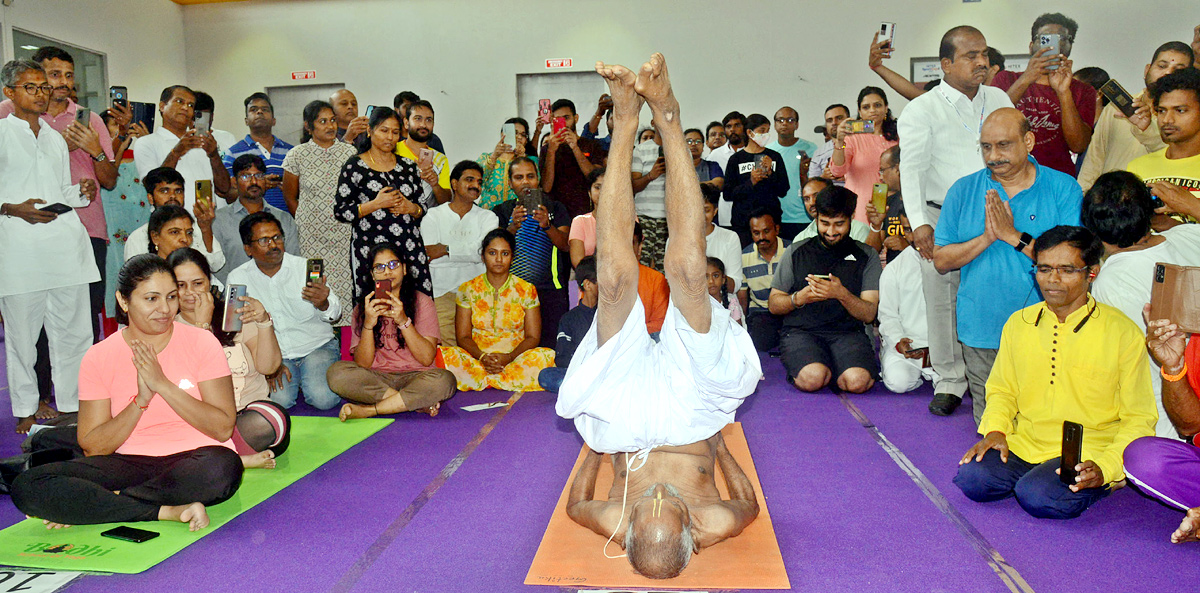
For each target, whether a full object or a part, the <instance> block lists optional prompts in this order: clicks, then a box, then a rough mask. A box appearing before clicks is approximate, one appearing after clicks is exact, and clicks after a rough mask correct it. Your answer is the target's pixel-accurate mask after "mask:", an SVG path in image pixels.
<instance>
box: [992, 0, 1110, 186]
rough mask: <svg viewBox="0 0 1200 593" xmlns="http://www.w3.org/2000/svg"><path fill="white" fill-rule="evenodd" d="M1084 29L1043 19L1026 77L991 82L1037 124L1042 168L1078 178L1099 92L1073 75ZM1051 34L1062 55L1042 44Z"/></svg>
mask: <svg viewBox="0 0 1200 593" xmlns="http://www.w3.org/2000/svg"><path fill="white" fill-rule="evenodd" d="M1078 31H1079V24H1078V23H1076V22H1075V21H1073V20H1071V19H1069V18H1067V17H1065V16H1063V15H1062V14H1060V13H1057V12H1056V13H1053V14H1043V15H1042V16H1039V17H1038V18H1037V20H1035V21H1033V27H1032V29H1031V31H1030V35H1031V37H1032V38H1031V39H1030V41H1029V53H1030V58H1029V65H1028V66H1026V67H1025V72H1023V73H1021V74H1020V75H1017V73H1016V72H1011V71H1008V70H1004V71H1001V72H997V73H996V76H994V77H993V78H992V82H991V83H989V84H991V85H992V86H994V87H997V88H1001V89H1004V90H1005V91H1008V98H1009V99H1011V100H1012V102H1013V104H1014V105H1016V107H1017V109H1018V110H1020V111H1021V113H1023V114H1025V117H1026V118H1028V119H1029V121H1030V123H1031V124H1033V133H1034V136H1035V137H1037V145H1036V146H1035V147H1034V149H1033V156H1034V158H1036V159H1037V160H1038V162H1039V163H1041V164H1043V165H1045V166H1047V167H1050V168H1051V169H1056V170H1058V171H1062V172H1063V173H1066V174H1067V175H1070V176H1072V177H1074V176H1075V163H1074V162H1072V161H1071V153H1072V152H1073V153H1075V154H1080V153H1082V152H1083V151H1085V150H1087V147H1088V143H1090V142H1091V141H1092V122H1094V121H1096V89H1093V88H1092V87H1091V86H1090V85H1088V84H1087V83H1084V82H1082V81H1079V80H1075V78H1074V77H1072V76H1071V60H1069V59H1067V58H1069V57H1070V55H1071V47H1072V46H1073V45H1074V43H1075V34H1076V33H1077V32H1078ZM1046 35H1057V36H1058V48H1059V51H1058V53H1057V54H1053V55H1052V54H1051V53H1050V49H1049V48H1046V47H1042V46H1041V45H1040V39H1041V38H1042V37H1043V36H1046Z"/></svg>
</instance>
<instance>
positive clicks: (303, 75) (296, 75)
mask: <svg viewBox="0 0 1200 593" xmlns="http://www.w3.org/2000/svg"><path fill="white" fill-rule="evenodd" d="M316 77H317V71H316V70H305V71H303V72H293V73H292V80H311V79H313V78H316Z"/></svg>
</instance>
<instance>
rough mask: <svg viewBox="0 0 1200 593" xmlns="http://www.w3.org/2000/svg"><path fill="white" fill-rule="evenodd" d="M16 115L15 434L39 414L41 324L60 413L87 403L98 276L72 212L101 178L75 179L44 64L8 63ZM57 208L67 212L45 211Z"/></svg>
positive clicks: (10, 120)
mask: <svg viewBox="0 0 1200 593" xmlns="http://www.w3.org/2000/svg"><path fill="white" fill-rule="evenodd" d="M0 84H3V85H4V96H5V97H6V98H7V99H9V100H11V101H12V104H13V108H14V110H13V113H12V114H11V115H9V116H8V117H6V118H4V119H0V179H2V180H4V181H3V183H0V316H3V317H4V338H5V339H4V345H5V354H6V357H7V358H6V360H7V364H6V366H7V367H8V386H9V394H10V399H11V401H12V410H13V416H15V417H16V418H17V427H16V428H17V432H19V433H26V432H29V429H30V427H31V426H33V424H34V414H35V413H37V411H38V387H37V379H36V375H35V373H34V360H35V359H36V357H37V355H36V350H37V348H36V344H37V340H38V334H39V333H40V332H41V331H42V327H43V325H44V326H45V329H46V336H47V338H48V342H49V346H50V349H49V355H50V356H49V360H50V365H51V372H52V375H53V379H54V386H55V390H54V393H55V400H56V402H55V403H56V406H57V407H58V411H59V412H63V413H67V412H75V411H76V410H78V408H79V365H80V362H81V361H82V360H83V355H84V353H86V352H87V349H88V348H89V347H90V346H91V345H92V332H91V325H90V324H89V322H88V316H89V307H88V283H90V282H95V281H97V280H99V279H100V272H99V270H98V269H97V266H96V261H95V260H94V259H93V256H92V251H91V249H89V245H88V233H87V229H86V228H84V225H83V223H82V222H80V220H79V215H78V214H77V213H76V211H75V210H74V208H83V207H86V206H87V205H88V203H89V202H90V201H91V200H94V199H96V191H97V189H96V181H95V180H94V179H82V180H80V182H79V184H78V185H73V184H72V183H71V169H70V157H69V156H68V152H67V142H66V141H65V140H64V139H63V137H62V135H61V134H59V133H58V132H57V131H55V130H54V128H52V127H51V126H50V125H49V124H47V123H46V122H44V121H42V120H41V117H40V116H41V114H42V113H44V112H45V111H46V104H47V103H48V102H49V101H50V95H51V93H52V91H53V90H54V87H53V86H52V85H50V84H49V83H47V82H46V73H45V71H44V70H43V69H42V66H41V65H40V64H38V63H37V62H34V61H30V60H13V61H11V62H8V63H7V64H5V65H4V67H3V69H0ZM51 205H54V206H59V207H63V208H62V210H61V211H62V213H61V214H56V213H55V212H54V211H46V210H42V209H40V208H41V207H45V206H51Z"/></svg>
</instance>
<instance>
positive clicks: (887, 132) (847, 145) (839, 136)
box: [829, 86, 900, 224]
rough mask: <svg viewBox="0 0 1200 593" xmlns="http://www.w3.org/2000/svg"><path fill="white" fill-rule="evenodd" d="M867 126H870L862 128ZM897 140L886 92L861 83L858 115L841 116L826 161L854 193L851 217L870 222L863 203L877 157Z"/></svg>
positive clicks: (876, 173) (872, 181)
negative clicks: (831, 154)
mask: <svg viewBox="0 0 1200 593" xmlns="http://www.w3.org/2000/svg"><path fill="white" fill-rule="evenodd" d="M856 126H857V128H856ZM868 127H869V128H870V130H866V128H868ZM899 143H900V137H899V136H897V135H896V118H895V117H892V110H891V109H889V108H888V101H887V95H886V94H885V93H884V92H883V89H881V88H879V87H874V86H868V87H864V88H863V90H861V91H859V92H858V119H857V120H853V119H848V120H845V121H843V122H842V123H841V125H839V126H838V127H837V133H836V134H835V136H834V138H833V159H832V160H831V161H829V170H830V171H832V172H833V175H834V176H835V177H845V178H846V189H848V190H850V191H852V192H854V195H856V196H858V205H857V206H855V208H854V219H855V220H857V221H859V222H863V223H867V224H870V223H871V221H870V220H868V219H867V204H869V203H870V202H871V190H872V188H873V187H874V186H875V183H876V182H878V181H879V157H880V155H882V154H883V152H884V151H885V150H887V149H889V148H891V147H893V146H895V145H897V144H899Z"/></svg>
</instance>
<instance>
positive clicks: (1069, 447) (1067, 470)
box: [1058, 420, 1083, 486]
mask: <svg viewBox="0 0 1200 593" xmlns="http://www.w3.org/2000/svg"><path fill="white" fill-rule="evenodd" d="M1082 457H1083V425H1081V424H1076V423H1074V422H1071V421H1070V420H1063V437H1062V461H1061V462H1060V464H1059V466H1058V479H1059V480H1060V481H1062V483H1063V484H1066V485H1068V486H1070V485H1072V484H1074V483H1075V477H1076V476H1078V475H1079V474H1078V473H1076V472H1075V466H1076V465H1079V463H1080V462H1081V461H1082Z"/></svg>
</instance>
